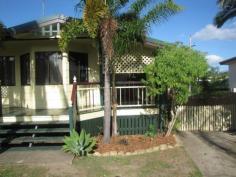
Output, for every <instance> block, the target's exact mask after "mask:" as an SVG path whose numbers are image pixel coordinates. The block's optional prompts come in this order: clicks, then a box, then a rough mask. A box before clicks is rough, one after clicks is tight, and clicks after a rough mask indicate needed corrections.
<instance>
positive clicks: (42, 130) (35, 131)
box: [0, 128, 70, 136]
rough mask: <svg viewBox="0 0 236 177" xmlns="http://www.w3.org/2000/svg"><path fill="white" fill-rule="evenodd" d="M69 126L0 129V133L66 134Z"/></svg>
mask: <svg viewBox="0 0 236 177" xmlns="http://www.w3.org/2000/svg"><path fill="white" fill-rule="evenodd" d="M69 132H70V130H69V128H38V129H32V128H28V129H0V135H2V136H4V135H14V134H51V133H53V134H55V133H59V134H67V133H69Z"/></svg>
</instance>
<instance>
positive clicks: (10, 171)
mask: <svg viewBox="0 0 236 177" xmlns="http://www.w3.org/2000/svg"><path fill="white" fill-rule="evenodd" d="M46 173H47V170H46V169H45V168H42V167H37V168H29V167H26V166H24V165H15V166H13V165H5V166H3V167H2V166H1V168H0V177H43V176H46Z"/></svg>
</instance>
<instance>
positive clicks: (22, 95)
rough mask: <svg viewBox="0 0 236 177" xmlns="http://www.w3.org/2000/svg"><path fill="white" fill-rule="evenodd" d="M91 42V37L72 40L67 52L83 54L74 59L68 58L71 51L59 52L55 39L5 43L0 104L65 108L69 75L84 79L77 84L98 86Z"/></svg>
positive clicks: (69, 82) (94, 55)
mask: <svg viewBox="0 0 236 177" xmlns="http://www.w3.org/2000/svg"><path fill="white" fill-rule="evenodd" d="M91 44H92V41H91V40H81V41H80V42H78V41H75V42H73V43H72V44H71V46H70V51H73V54H75V53H77V54H81V53H83V55H84V56H86V58H80V57H81V56H78V57H79V58H76V57H74V56H72V57H71V56H70V53H69V54H68V53H60V52H59V48H58V44H57V39H47V40H46V39H38V40H37V39H34V40H25V41H24V40H19V41H6V42H4V43H3V48H1V49H0V52H1V56H0V57H1V58H0V61H1V63H0V64H1V66H2V68H1V78H0V80H1V81H2V82H1V83H2V87H1V89H2V91H1V96H2V104H3V106H4V107H23V108H29V109H65V108H68V106H69V102H70V92H71V87H72V85H71V84H72V79H71V75H72V74H76V75H77V76H78V78H83V80H80V83H79V84H80V85H81V86H80V87H90V86H91V85H92V86H94V85H95V84H97V85H99V82H100V78H99V72H100V71H99V65H97V62H98V59H97V52H96V48H95V47H92V46H91ZM78 46H79V47H78ZM71 58H73V60H71ZM77 60H78V61H77ZM81 63H82V64H81ZM82 65H83V66H82ZM81 82H83V83H81Z"/></svg>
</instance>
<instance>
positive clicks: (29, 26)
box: [8, 15, 167, 48]
mask: <svg viewBox="0 0 236 177" xmlns="http://www.w3.org/2000/svg"><path fill="white" fill-rule="evenodd" d="M71 18H72V17H66V16H64V15H53V16H49V17H43V18H41V19H39V20H32V21H29V22H26V23H23V24H19V25H16V26H12V27H10V28H8V29H10V30H11V31H12V32H13V34H14V35H16V34H21V33H30V32H32V31H35V30H37V29H39V27H42V26H45V25H48V24H52V23H57V22H59V23H65V22H66V21H67V20H69V19H71ZM165 44H167V42H164V41H161V40H158V39H155V38H150V37H147V38H146V41H145V45H146V46H148V47H151V48H156V47H157V46H160V45H165Z"/></svg>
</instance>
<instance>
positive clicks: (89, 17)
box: [83, 0, 109, 38]
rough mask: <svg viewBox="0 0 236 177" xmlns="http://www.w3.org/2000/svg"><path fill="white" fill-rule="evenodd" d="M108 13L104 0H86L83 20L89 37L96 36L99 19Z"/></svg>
mask: <svg viewBox="0 0 236 177" xmlns="http://www.w3.org/2000/svg"><path fill="white" fill-rule="evenodd" d="M108 15H109V9H108V6H107V5H106V4H105V1H104V0H86V4H85V7H84V13H83V22H84V26H85V27H86V28H87V30H88V33H89V36H90V37H92V38H95V37H96V36H97V32H98V28H99V24H100V22H101V20H102V19H103V18H105V17H107V16H108Z"/></svg>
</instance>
